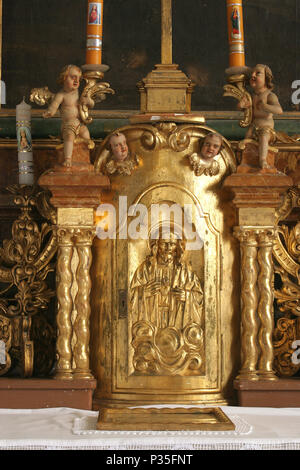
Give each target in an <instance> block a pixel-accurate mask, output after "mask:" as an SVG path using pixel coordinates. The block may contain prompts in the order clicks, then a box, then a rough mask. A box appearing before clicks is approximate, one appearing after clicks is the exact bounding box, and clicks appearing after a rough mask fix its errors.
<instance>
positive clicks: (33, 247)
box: [0, 185, 56, 377]
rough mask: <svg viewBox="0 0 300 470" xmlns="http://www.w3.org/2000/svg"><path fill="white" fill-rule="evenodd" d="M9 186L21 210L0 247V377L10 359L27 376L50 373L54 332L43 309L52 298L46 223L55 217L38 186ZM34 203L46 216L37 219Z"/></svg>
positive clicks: (51, 247) (52, 244) (52, 243)
mask: <svg viewBox="0 0 300 470" xmlns="http://www.w3.org/2000/svg"><path fill="white" fill-rule="evenodd" d="M7 189H8V191H10V192H11V193H13V194H14V195H15V204H16V205H19V206H20V208H21V213H20V216H19V217H18V218H17V219H16V220H15V221H14V222H13V225H12V238H11V239H10V240H4V241H3V245H2V247H0V262H1V265H0V286H1V291H0V292H1V298H0V305H1V312H0V339H2V340H3V341H4V342H5V349H6V354H7V358H8V359H7V361H6V364H5V367H0V375H3V374H5V373H6V372H8V371H9V369H10V364H11V363H12V365H14V366H18V367H20V368H21V373H22V375H23V376H25V377H28V376H31V375H32V374H33V372H34V369H35V371H36V373H37V374H38V375H42V374H43V373H47V372H49V370H50V368H51V366H52V363H53V359H54V349H53V347H54V346H55V330H54V327H53V325H51V323H49V321H47V318H46V317H45V316H43V312H45V311H46V310H47V309H48V306H49V303H50V301H51V299H52V297H54V290H53V289H51V288H49V286H48V275H49V273H50V272H51V271H54V265H53V264H52V263H51V262H52V261H53V257H54V255H55V252H56V240H55V236H54V235H53V233H52V229H51V225H50V224H49V221H50V222H52V223H53V222H54V221H55V216H56V215H55V211H54V209H53V208H52V207H51V206H50V204H49V202H48V198H49V195H48V194H47V193H46V192H44V191H42V190H41V189H39V188H36V187H31V186H18V185H16V186H10V187H9V188H7ZM33 207H36V208H37V209H38V212H39V214H40V215H42V216H46V218H47V219H48V220H47V221H44V222H41V223H38V222H37V221H36V220H35V219H36V218H38V216H37V215H36V214H35V215H34V214H33ZM34 344H35V345H36V347H34ZM41 357H42V359H41ZM34 358H35V359H36V360H34ZM12 359H13V361H12ZM34 362H35V363H36V364H34ZM8 365H9V367H8Z"/></svg>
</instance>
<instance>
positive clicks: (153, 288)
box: [145, 279, 161, 297]
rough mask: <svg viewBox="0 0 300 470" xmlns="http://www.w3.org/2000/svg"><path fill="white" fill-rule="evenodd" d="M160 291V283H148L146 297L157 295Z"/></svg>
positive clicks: (154, 281)
mask: <svg viewBox="0 0 300 470" xmlns="http://www.w3.org/2000/svg"><path fill="white" fill-rule="evenodd" d="M160 290H161V281H156V280H155V279H154V280H153V281H149V282H148V284H147V285H146V289H145V291H146V297H151V296H152V295H157V294H159V293H160Z"/></svg>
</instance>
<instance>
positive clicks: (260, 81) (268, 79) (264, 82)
mask: <svg viewBox="0 0 300 470" xmlns="http://www.w3.org/2000/svg"><path fill="white" fill-rule="evenodd" d="M250 86H251V87H252V88H253V89H259V88H263V87H266V88H268V89H269V90H272V89H273V88H274V84H273V74H272V70H271V69H270V67H269V66H268V65H264V64H257V65H255V67H253V69H252V70H251V73H250Z"/></svg>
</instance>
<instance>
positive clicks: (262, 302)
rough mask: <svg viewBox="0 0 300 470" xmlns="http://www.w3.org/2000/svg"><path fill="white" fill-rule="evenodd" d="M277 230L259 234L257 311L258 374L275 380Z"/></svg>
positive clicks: (268, 230)
mask: <svg viewBox="0 0 300 470" xmlns="http://www.w3.org/2000/svg"><path fill="white" fill-rule="evenodd" d="M274 237H275V230H273V229H267V230H263V231H260V232H259V234H258V245H259V247H260V249H259V251H258V264H259V276H258V287H259V294H260V298H259V303H258V309H257V313H258V316H259V319H260V325H261V326H260V330H259V335H258V341H259V346H260V351H261V353H260V359H259V363H258V371H257V372H258V374H260V376H261V377H262V378H263V379H268V380H273V379H276V376H275V374H274V371H273V360H274V353H273V344H272V336H273V331H274V309H273V302H274V294H273V285H272V284H273V262H272V249H273V243H274Z"/></svg>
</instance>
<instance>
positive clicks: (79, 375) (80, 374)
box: [73, 369, 94, 380]
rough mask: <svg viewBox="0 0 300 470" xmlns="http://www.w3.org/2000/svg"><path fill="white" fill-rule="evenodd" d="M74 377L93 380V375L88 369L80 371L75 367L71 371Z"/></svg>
mask: <svg viewBox="0 0 300 470" xmlns="http://www.w3.org/2000/svg"><path fill="white" fill-rule="evenodd" d="M73 378H74V379H83V380H93V379H94V376H93V375H92V373H91V372H90V371H81V370H80V369H75V370H74V372H73Z"/></svg>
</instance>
